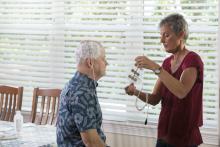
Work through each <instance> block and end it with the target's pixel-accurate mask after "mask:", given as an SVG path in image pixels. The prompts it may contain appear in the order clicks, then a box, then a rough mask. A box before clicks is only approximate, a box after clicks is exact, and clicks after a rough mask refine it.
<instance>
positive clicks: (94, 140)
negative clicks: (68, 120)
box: [80, 129, 106, 147]
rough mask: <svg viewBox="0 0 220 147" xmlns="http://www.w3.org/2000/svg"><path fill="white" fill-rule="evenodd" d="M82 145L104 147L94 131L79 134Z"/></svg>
mask: <svg viewBox="0 0 220 147" xmlns="http://www.w3.org/2000/svg"><path fill="white" fill-rule="evenodd" d="M80 135H81V137H82V140H83V143H84V144H85V146H86V147H105V146H106V145H105V143H104V142H103V141H102V139H101V138H100V137H99V135H98V133H97V130H96V129H89V130H86V131H84V132H80Z"/></svg>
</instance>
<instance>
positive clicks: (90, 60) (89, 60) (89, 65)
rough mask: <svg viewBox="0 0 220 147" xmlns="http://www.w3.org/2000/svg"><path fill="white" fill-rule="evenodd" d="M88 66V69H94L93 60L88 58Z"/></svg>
mask: <svg viewBox="0 0 220 147" xmlns="http://www.w3.org/2000/svg"><path fill="white" fill-rule="evenodd" d="M86 66H87V67H88V68H92V67H93V61H92V59H91V58H86Z"/></svg>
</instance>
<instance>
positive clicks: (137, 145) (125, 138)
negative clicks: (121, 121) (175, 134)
mask: <svg viewBox="0 0 220 147" xmlns="http://www.w3.org/2000/svg"><path fill="white" fill-rule="evenodd" d="M105 134H106V136H107V144H108V145H110V146H111V147H155V142H156V139H155V138H146V137H139V136H132V135H122V134H114V133H105ZM200 147H218V146H216V145H207V144H202V145H201V146H200Z"/></svg>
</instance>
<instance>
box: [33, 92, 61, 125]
mask: <svg viewBox="0 0 220 147" xmlns="http://www.w3.org/2000/svg"><path fill="white" fill-rule="evenodd" d="M60 93H61V90H60V89H41V88H34V92H33V100H32V111H31V120H30V121H31V122H32V123H36V124H40V125H45V124H50V125H52V124H55V123H56V118H57V112H58V107H59V99H60ZM39 105H40V106H39Z"/></svg>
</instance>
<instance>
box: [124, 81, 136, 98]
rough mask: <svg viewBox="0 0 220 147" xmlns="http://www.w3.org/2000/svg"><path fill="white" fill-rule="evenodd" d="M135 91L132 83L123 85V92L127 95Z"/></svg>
mask: <svg viewBox="0 0 220 147" xmlns="http://www.w3.org/2000/svg"><path fill="white" fill-rule="evenodd" d="M135 91H136V87H135V86H134V83H131V84H130V85H128V86H127V87H125V92H126V93H127V94H128V95H131V96H132V95H134V93H135Z"/></svg>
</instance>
